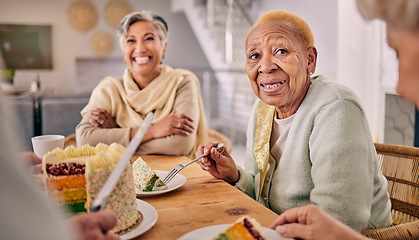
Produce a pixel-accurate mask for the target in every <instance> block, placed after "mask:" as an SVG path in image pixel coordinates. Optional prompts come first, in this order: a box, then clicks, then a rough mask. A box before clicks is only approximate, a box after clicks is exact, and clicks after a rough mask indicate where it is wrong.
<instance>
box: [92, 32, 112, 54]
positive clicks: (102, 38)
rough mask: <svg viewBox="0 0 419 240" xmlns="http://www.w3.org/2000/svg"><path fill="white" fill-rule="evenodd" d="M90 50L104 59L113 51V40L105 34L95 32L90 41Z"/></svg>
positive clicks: (109, 35)
mask: <svg viewBox="0 0 419 240" xmlns="http://www.w3.org/2000/svg"><path fill="white" fill-rule="evenodd" d="M90 48H91V49H92V51H93V52H94V53H95V54H96V55H97V56H99V57H105V56H107V55H108V54H110V53H111V52H112V51H113V48H114V38H113V36H112V35H111V34H109V33H107V32H97V33H95V34H94V35H93V36H92V38H91V39H90Z"/></svg>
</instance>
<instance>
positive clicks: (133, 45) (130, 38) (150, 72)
mask: <svg viewBox="0 0 419 240" xmlns="http://www.w3.org/2000/svg"><path fill="white" fill-rule="evenodd" d="M122 47H123V51H124V61H125V63H126V64H127V65H128V66H129V68H130V69H131V72H132V74H133V76H134V77H139V76H141V77H143V78H151V79H154V78H155V77H156V76H158V75H159V74H160V62H161V61H162V59H163V57H164V54H165V51H166V44H164V43H163V42H162V41H161V39H160V37H159V34H158V30H157V28H156V26H154V24H153V23H151V22H147V21H138V22H135V23H133V24H132V25H131V26H130V27H129V29H128V31H127V34H126V36H125V39H124V41H123V43H122ZM137 80H138V79H137Z"/></svg>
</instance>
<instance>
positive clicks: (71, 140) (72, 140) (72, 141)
mask: <svg viewBox="0 0 419 240" xmlns="http://www.w3.org/2000/svg"><path fill="white" fill-rule="evenodd" d="M71 145H73V146H74V147H77V141H76V134H75V133H72V134H70V135H67V136H66V137H65V138H64V148H66V147H68V146H71Z"/></svg>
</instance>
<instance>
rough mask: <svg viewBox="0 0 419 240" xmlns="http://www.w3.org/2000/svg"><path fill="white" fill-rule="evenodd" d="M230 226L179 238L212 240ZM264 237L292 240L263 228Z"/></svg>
mask: <svg viewBox="0 0 419 240" xmlns="http://www.w3.org/2000/svg"><path fill="white" fill-rule="evenodd" d="M228 226H229V224H220V225H213V226H208V227H203V228H199V229H196V230H193V231H191V232H188V233H186V234H185V235H183V236H181V237H180V238H178V240H207V239H208V240H211V239H214V238H215V237H216V236H217V233H219V232H222V231H224V230H226V229H227V228H228ZM262 235H263V236H264V237H265V238H266V240H292V239H291V238H283V237H281V235H279V234H278V233H277V232H275V231H274V230H272V229H270V228H266V227H262Z"/></svg>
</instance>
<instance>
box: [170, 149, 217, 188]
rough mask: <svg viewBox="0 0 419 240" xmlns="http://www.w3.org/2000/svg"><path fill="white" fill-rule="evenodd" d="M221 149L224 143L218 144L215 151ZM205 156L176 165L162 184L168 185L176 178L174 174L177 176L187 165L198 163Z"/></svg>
mask: <svg viewBox="0 0 419 240" xmlns="http://www.w3.org/2000/svg"><path fill="white" fill-rule="evenodd" d="M222 147H224V143H219V144H218V145H217V146H216V147H215V149H217V150H218V149H220V148H222ZM205 156H207V155H206V154H202V155H201V156H199V157H197V158H195V159H194V160H192V161H191V162H188V163H183V164H178V165H176V166H175V167H173V168H172V170H170V172H169V174H167V176H166V177H165V178H164V179H163V182H164V184H167V183H169V182H170V180H172V179H173V178H174V177H175V176H176V174H178V173H179V172H180V171H181V170H182V169H184V168H185V167H186V166H188V165H190V164H192V163H194V162H196V161H198V160H199V159H201V158H203V157H205Z"/></svg>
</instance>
